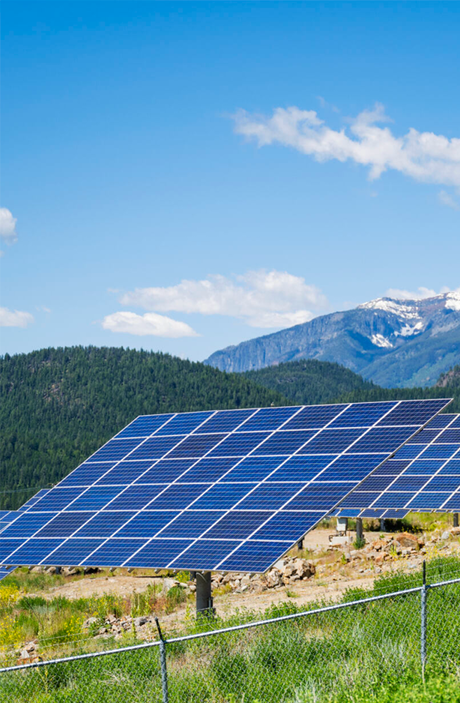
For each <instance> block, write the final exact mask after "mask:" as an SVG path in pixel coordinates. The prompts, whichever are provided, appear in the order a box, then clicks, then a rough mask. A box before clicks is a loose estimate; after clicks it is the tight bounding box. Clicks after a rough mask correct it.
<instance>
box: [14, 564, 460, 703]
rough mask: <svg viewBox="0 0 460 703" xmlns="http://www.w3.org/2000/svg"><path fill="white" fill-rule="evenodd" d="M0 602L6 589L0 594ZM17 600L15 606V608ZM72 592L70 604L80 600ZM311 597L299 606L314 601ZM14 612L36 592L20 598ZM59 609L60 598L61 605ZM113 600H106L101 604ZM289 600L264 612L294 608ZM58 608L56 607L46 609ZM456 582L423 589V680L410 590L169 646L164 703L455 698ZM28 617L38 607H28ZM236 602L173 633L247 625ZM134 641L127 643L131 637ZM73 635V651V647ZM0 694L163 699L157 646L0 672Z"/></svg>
mask: <svg viewBox="0 0 460 703" xmlns="http://www.w3.org/2000/svg"><path fill="white" fill-rule="evenodd" d="M427 574H428V582H429V583H434V582H436V581H439V580H442V579H444V578H454V577H455V576H459V574H460V560H458V559H456V558H453V557H452V558H445V559H436V560H434V561H433V562H431V563H430V564H429V565H428V568H427ZM420 584H421V573H420V572H417V573H411V574H406V575H403V576H401V575H398V574H393V575H386V576H385V577H382V578H379V579H377V580H376V582H375V584H374V588H373V589H372V590H371V591H365V590H363V589H350V590H349V591H348V592H347V593H346V594H345V595H344V600H345V601H348V602H353V601H356V600H359V599H360V598H362V597H365V596H369V595H372V594H375V595H377V594H381V593H388V594H391V593H393V592H395V591H396V590H399V589H401V588H410V587H412V586H419V585H420ZM4 600H5V601H6V600H7V598H4ZM19 603H20V605H19ZM77 604H78V601H77V602H76V605H75V606H74V607H75V608H76V609H78V605H77ZM318 605H319V604H318V603H316V604H309V606H308V609H310V610H311V609H314V607H315V606H318ZM14 606H15V607H19V608H20V609H21V612H22V613H25V612H28V611H30V610H32V611H34V612H36V613H39V612H40V609H42V608H44V607H45V606H44V604H43V599H41V598H30V597H27V596H25V597H24V596H23V597H22V598H21V600H20V601H16V602H15V603H14ZM61 606H62V608H64V609H65V607H67V604H65V603H62V604H61ZM107 607H110V608H113V607H114V603H112V604H107ZM301 611H302V608H300V607H299V606H297V605H296V604H295V603H293V602H292V601H290V602H286V603H281V604H277V605H273V606H271V608H269V609H268V610H267V611H266V612H265V613H264V614H263V617H265V618H266V619H270V618H273V617H277V616H280V615H287V614H293V613H297V612H301ZM56 612H57V610H56ZM459 612H460V585H458V584H456V585H452V586H447V587H443V588H439V589H432V590H430V591H429V592H428V641H427V645H428V654H429V658H428V661H427V666H426V672H425V682H423V679H422V668H421V662H420V594H419V593H415V594H414V593H413V594H407V595H404V596H395V597H390V598H388V599H386V600H384V601H375V602H372V603H365V604H360V603H356V604H354V605H351V606H350V607H348V608H343V609H340V610H335V611H329V612H325V613H319V614H314V615H310V616H307V617H303V618H298V619H295V620H290V621H286V622H278V623H271V622H270V623H267V624H266V625H263V626H259V627H257V628H254V629H247V630H241V631H236V632H230V633H225V634H223V635H210V636H209V637H206V638H202V639H197V640H189V641H185V642H180V643H173V644H168V645H167V662H168V674H169V693H170V701H171V703H368V702H369V701H370V702H371V703H377V702H378V703H399V702H401V703H402V702H404V703H406V702H407V703H415V702H417V703H447V701H452V702H453V703H457V702H458V703H460V681H459V678H458V671H459V665H460V618H459V616H458V613H459ZM37 617H38V615H37ZM260 617H261V615H260V613H253V612H250V611H241V612H240V613H236V614H233V615H232V616H231V617H230V618H226V619H225V620H222V619H216V620H208V619H206V618H203V619H201V620H199V621H198V622H197V621H196V620H194V619H193V618H191V617H189V618H188V620H187V622H186V623H185V625H184V630H183V633H184V634H185V633H189V634H192V633H195V632H200V631H201V632H202V631H206V630H211V631H212V630H213V629H214V628H218V627H222V626H224V625H232V624H237V623H242V622H249V621H251V620H253V619H254V618H260ZM133 641H134V640H133ZM84 647H85V643H80V645H79V647H78V648H77V649H76V650H75V651H83V650H84ZM0 700H1V701H11V702H13V701H14V702H15V703H16V702H18V703H67V702H69V703H70V701H72V703H75V702H77V703H91V701H93V700H94V701H97V703H117V701H120V702H121V701H122V702H123V703H131V701H132V702H133V703H144V702H145V703H147V701H149V703H150V702H151V701H160V700H161V686H160V668H159V650H158V648H157V647H154V648H149V649H143V650H139V651H136V652H127V653H122V652H120V653H117V654H114V655H108V656H105V657H99V658H97V659H91V660H87V661H78V662H70V663H64V664H59V665H50V666H45V667H43V668H41V669H39V670H32V671H26V672H19V673H12V674H0Z"/></svg>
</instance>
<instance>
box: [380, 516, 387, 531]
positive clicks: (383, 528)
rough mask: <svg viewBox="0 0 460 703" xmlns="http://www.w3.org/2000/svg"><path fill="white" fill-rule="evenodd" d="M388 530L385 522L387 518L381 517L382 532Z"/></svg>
mask: <svg viewBox="0 0 460 703" xmlns="http://www.w3.org/2000/svg"><path fill="white" fill-rule="evenodd" d="M386 531H387V526H386V523H385V518H384V517H381V518H380V532H386Z"/></svg>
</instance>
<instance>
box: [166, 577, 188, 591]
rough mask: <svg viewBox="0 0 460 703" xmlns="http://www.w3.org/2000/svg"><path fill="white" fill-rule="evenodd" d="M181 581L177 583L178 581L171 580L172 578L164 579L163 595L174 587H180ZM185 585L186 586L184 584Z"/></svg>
mask: <svg viewBox="0 0 460 703" xmlns="http://www.w3.org/2000/svg"><path fill="white" fill-rule="evenodd" d="M178 585H179V581H176V579H171V578H168V577H166V578H164V579H163V593H165V594H166V593H167V592H168V591H170V590H171V588H173V587H174V586H178ZM184 585H185V584H184Z"/></svg>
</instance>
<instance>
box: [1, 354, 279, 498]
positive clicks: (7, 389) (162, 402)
mask: <svg viewBox="0 0 460 703" xmlns="http://www.w3.org/2000/svg"><path fill="white" fill-rule="evenodd" d="M0 378H1V386H0V392H1V398H2V400H1V404H0V426H1V428H2V431H1V438H0V508H15V507H18V506H19V505H21V504H22V503H24V502H25V500H27V498H28V497H30V495H32V494H33V493H34V492H35V489H36V488H41V487H44V486H46V485H49V484H52V483H56V482H57V481H58V480H60V479H61V478H62V477H63V476H65V475H66V474H67V473H69V471H71V470H72V469H74V468H75V467H76V466H77V465H78V464H79V463H80V462H81V461H82V460H83V459H84V458H85V457H87V456H88V455H90V454H92V453H93V452H94V451H95V450H96V449H97V447H99V446H100V445H101V444H102V443H104V442H105V441H107V439H109V438H110V437H111V436H112V435H113V434H114V433H115V432H118V431H119V430H120V429H121V428H122V427H123V426H124V425H126V424H127V423H128V422H130V421H131V420H132V419H133V418H135V417H136V416H137V415H141V414H151V413H163V412H170V411H188V410H203V409H213V408H238V407H257V406H265V405H271V404H274V405H283V404H286V402H287V401H286V400H285V399H283V397H282V396H281V395H279V394H277V393H275V392H273V391H271V390H268V389H265V388H263V387H261V386H257V385H256V384H255V383H254V382H253V381H251V380H250V379H248V378H246V377H245V376H242V375H237V374H227V373H223V372H221V371H218V370H217V369H213V368H211V367H210V366H205V365H204V364H200V363H192V362H190V361H183V360H181V359H179V358H177V357H172V356H169V355H167V354H157V353H153V352H144V351H134V350H128V349H121V348H102V349H101V348H96V347H87V348H83V347H71V348H65V349H42V350H40V351H36V352H32V353H30V354H20V355H16V356H9V355H6V356H5V357H4V358H3V359H0ZM24 488H27V489H30V490H28V491H26V492H23V491H22V492H18V489H24Z"/></svg>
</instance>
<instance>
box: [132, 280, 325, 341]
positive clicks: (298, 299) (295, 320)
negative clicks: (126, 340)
mask: <svg viewBox="0 0 460 703" xmlns="http://www.w3.org/2000/svg"><path fill="white" fill-rule="evenodd" d="M120 302H121V303H122V304H123V305H130V306H136V307H141V308H144V309H145V310H155V311H158V312H171V311H174V312H185V313H200V314H202V315H226V316H229V317H236V318H239V319H241V320H244V322H246V323H247V324H248V325H250V326H251V327H264V328H274V327H291V326H292V325H296V324H300V323H302V322H307V321H308V320H310V319H311V318H312V317H314V312H313V311H318V310H322V309H324V308H325V307H326V306H327V300H326V298H325V297H324V295H323V294H322V293H321V291H320V290H319V289H318V288H316V286H314V285H311V284H307V283H306V282H305V279H304V278H302V277H300V276H294V275H292V274H290V273H287V272H286V271H263V270H262V271H249V272H248V273H246V274H245V275H243V276H235V277H234V278H233V279H232V278H228V277H226V276H221V275H212V276H208V278H206V279H204V280H201V281H190V280H183V281H181V282H180V283H179V284H177V285H175V286H168V287H155V288H137V289H136V290H134V291H131V292H127V293H125V294H123V295H122V296H121V297H120Z"/></svg>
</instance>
